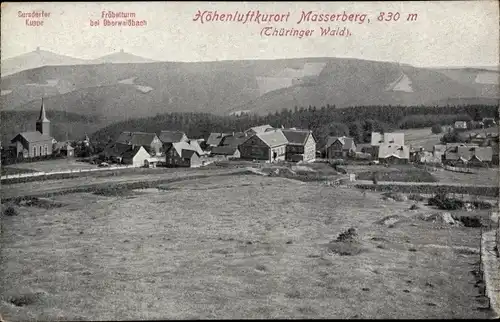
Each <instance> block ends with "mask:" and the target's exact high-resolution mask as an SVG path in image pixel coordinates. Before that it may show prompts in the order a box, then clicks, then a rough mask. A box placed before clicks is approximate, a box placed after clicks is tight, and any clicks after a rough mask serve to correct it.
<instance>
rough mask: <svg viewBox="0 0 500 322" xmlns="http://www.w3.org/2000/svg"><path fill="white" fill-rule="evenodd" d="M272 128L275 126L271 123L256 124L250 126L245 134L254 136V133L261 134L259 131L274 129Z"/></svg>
mask: <svg viewBox="0 0 500 322" xmlns="http://www.w3.org/2000/svg"><path fill="white" fill-rule="evenodd" d="M272 129H273V127H272V126H271V125H269V124H266V125H260V126H254V127H251V128H249V129H248V130H246V131H245V134H246V135H247V136H253V135H255V134H259V133H265V132H266V131H268V130H272Z"/></svg>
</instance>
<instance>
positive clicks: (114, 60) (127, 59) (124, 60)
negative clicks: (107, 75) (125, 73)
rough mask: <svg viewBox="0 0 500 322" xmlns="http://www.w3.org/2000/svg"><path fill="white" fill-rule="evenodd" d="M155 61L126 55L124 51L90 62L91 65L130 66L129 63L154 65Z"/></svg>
mask: <svg viewBox="0 0 500 322" xmlns="http://www.w3.org/2000/svg"><path fill="white" fill-rule="evenodd" d="M153 62H156V61H155V60H152V59H148V58H144V57H140V56H137V55H134V54H130V53H126V52H125V51H124V50H123V49H121V50H120V52H118V53H112V54H109V55H105V56H102V57H100V58H97V59H94V60H90V61H89V63H95V64H101V63H110V64H129V63H153Z"/></svg>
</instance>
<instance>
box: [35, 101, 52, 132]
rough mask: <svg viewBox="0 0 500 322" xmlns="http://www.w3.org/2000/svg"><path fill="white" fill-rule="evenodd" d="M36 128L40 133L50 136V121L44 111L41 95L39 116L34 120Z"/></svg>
mask: <svg viewBox="0 0 500 322" xmlns="http://www.w3.org/2000/svg"><path fill="white" fill-rule="evenodd" d="M36 130H37V131H38V132H40V133H42V134H45V135H48V136H50V121H49V119H48V118H47V115H46V113H45V105H44V104H43V97H42V106H41V107H40V116H39V117H38V120H37V121H36Z"/></svg>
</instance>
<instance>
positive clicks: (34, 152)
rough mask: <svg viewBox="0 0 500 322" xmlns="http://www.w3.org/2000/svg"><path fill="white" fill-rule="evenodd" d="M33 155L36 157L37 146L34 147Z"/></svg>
mask: <svg viewBox="0 0 500 322" xmlns="http://www.w3.org/2000/svg"><path fill="white" fill-rule="evenodd" d="M33 156H34V157H36V146H34V147H33Z"/></svg>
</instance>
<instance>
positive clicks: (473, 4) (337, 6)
mask: <svg viewBox="0 0 500 322" xmlns="http://www.w3.org/2000/svg"><path fill="white" fill-rule="evenodd" d="M41 10H43V11H44V12H45V14H49V15H48V17H44V18H32V19H29V18H26V17H22V15H23V14H26V13H30V12H33V11H41ZM198 10H200V12H204V11H217V13H218V14H219V15H221V14H222V13H224V14H229V13H235V12H236V11H238V12H239V13H245V14H246V13H247V12H249V11H254V14H255V15H256V13H257V10H258V11H259V13H260V14H270V13H273V14H276V16H278V17H280V18H282V20H281V21H273V22H268V23H266V22H262V21H261V22H260V23H257V22H256V21H252V22H247V23H242V22H238V21H217V22H214V21H204V23H201V21H200V19H197V20H196V21H194V18H195V16H196V14H197V12H198ZM103 11H105V12H110V11H112V12H114V13H119V12H123V13H134V14H135V18H133V20H135V21H146V25H144V26H138V27H119V26H104V25H103V23H104V20H103ZM303 11H304V12H305V13H307V12H309V11H312V13H313V14H314V13H318V14H335V15H336V14H340V15H342V14H343V13H344V12H345V13H346V17H348V16H349V15H350V14H359V15H362V14H365V15H366V19H365V20H364V22H363V23H359V21H358V22H350V21H345V22H342V21H328V22H319V21H316V22H313V21H309V22H301V23H298V22H299V20H300V18H301V16H302V12H303ZM380 12H385V15H384V18H386V19H389V18H390V17H389V15H390V14H389V12H392V13H393V19H397V18H399V19H397V21H378V19H377V17H378V16H379V14H380ZM396 13H399V14H396ZM409 14H417V15H418V16H417V18H416V19H413V21H408V20H407V18H408V15H409ZM287 15H288V17H287V18H288V19H285V17H286V16H287ZM204 17H205V18H207V15H206V14H205V15H204ZM254 17H255V16H254ZM261 17H262V16H261ZM311 17H312V15H311ZM358 17H359V16H358ZM396 17H397V18H396ZM1 18H2V19H1V58H2V60H3V59H7V58H10V57H14V56H17V55H20V54H23V53H26V52H30V51H33V50H35V49H36V48H37V47H40V49H43V50H48V51H52V52H55V53H58V54H62V55H68V56H72V57H77V58H84V59H94V58H98V57H101V56H103V55H107V54H110V53H113V52H117V51H120V49H123V50H124V51H125V52H128V53H132V54H135V55H138V56H142V57H146V58H150V59H154V60H159V61H215V60H240V59H281V58H297V57H351V58H360V59H368V60H378V61H394V62H400V63H406V64H411V65H414V66H421V67H437V66H456V67H463V66H498V64H499V55H500V54H499V37H500V36H499V27H498V22H499V8H498V1H490V0H484V1H429V2H424V1H416V2H411V1H405V2H397V1H393V2H383V1H380V2H377V1H373V2H269V3H267V2H251V3H248V2H247V3H245V2H196V1H194V2H184V3H181V2H173V1H169V2H142V1H141V2H140V3H139V2H93V3H91V2H71V3H70V2H58V3H55V2H53V3H44V2H32V3H29V2H28V3H12V2H11V3H5V2H4V3H2V10H1ZM340 18H342V16H340ZM27 19H28V20H29V21H28V22H27ZM90 20H92V21H94V22H95V21H98V20H99V23H100V25H99V26H91V25H90ZM109 20H116V21H121V20H125V19H109ZM368 20H369V22H368ZM410 20H412V19H410ZM33 21H34V22H38V24H40V23H41V22H42V21H43V24H42V25H38V26H32V25H27V23H28V24H29V23H33ZM327 27H330V28H331V29H333V30H337V28H339V29H343V28H344V27H345V28H346V30H349V34H350V36H348V37H345V36H321V35H320V32H321V28H327ZM263 28H269V29H267V30H268V31H267V32H270V31H269V30H273V29H271V28H277V29H280V28H285V29H292V28H294V29H296V30H304V32H305V31H306V30H312V34H311V35H309V36H307V35H306V36H303V37H302V38H298V37H295V36H293V35H292V36H266V35H262V34H261V32H262V30H263ZM310 32H311V31H310Z"/></svg>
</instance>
